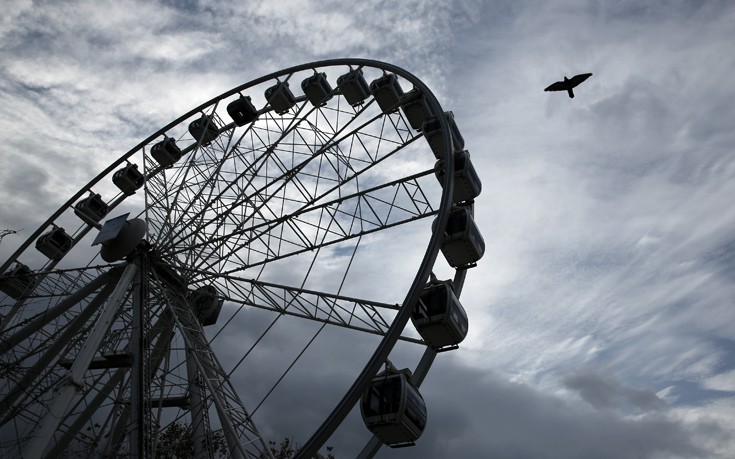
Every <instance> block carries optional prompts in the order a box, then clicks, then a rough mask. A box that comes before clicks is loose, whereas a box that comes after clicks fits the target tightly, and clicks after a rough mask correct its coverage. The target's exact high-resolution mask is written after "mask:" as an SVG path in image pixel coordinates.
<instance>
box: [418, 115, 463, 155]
mask: <svg viewBox="0 0 735 459" xmlns="http://www.w3.org/2000/svg"><path fill="white" fill-rule="evenodd" d="M444 116H445V118H446V119H447V124H448V125H449V132H451V134H452V147H453V149H454V150H453V151H458V150H462V149H463V148H464V137H462V134H461V133H460V132H459V128H458V127H457V123H455V122H454V113H452V112H444ZM421 131H423V133H424V138H426V141H427V142H428V143H429V146H430V147H431V151H432V152H434V157H436V159H442V158H444V136H443V135H442V130H441V124H439V119H437V118H436V117H434V118H430V119H429V120H427V121H426V122H425V123H424V124H423V125H422V126H421Z"/></svg>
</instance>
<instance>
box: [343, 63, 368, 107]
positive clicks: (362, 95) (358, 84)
mask: <svg viewBox="0 0 735 459" xmlns="http://www.w3.org/2000/svg"><path fill="white" fill-rule="evenodd" d="M337 86H338V87H339V89H340V91H342V95H343V96H344V98H345V100H347V103H348V104H350V105H352V106H353V107H354V106H355V105H360V104H361V103H363V102H364V101H365V99H367V98H368V97H369V96H370V87H369V86H368V84H367V81H365V76H363V74H362V69H355V70H352V71H350V72H347V73H345V74H344V75H342V76H340V77H339V78H337Z"/></svg>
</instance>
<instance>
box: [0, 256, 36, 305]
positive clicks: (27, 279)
mask: <svg viewBox="0 0 735 459" xmlns="http://www.w3.org/2000/svg"><path fill="white" fill-rule="evenodd" d="M35 285H36V276H35V275H34V274H33V272H32V271H31V269H30V268H29V267H28V266H26V265H24V264H23V263H19V262H17V261H16V262H15V266H13V267H12V268H11V269H9V270H7V271H5V272H4V273H2V274H1V275H0V291H2V292H3V293H5V294H6V295H8V296H9V297H11V298H13V299H15V300H19V299H21V298H22V297H23V295H25V294H26V293H28V292H30V291H31V290H32V289H33V287H34V286H35Z"/></svg>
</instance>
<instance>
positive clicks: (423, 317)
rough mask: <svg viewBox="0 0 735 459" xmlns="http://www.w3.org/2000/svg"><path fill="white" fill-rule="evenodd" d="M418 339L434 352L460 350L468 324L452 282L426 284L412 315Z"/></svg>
mask: <svg viewBox="0 0 735 459" xmlns="http://www.w3.org/2000/svg"><path fill="white" fill-rule="evenodd" d="M411 321H412V322H413V325H414V327H416V330H417V331H418V332H419V335H421V338H423V340H424V341H425V342H426V344H428V345H429V346H430V347H431V348H432V349H434V350H435V351H437V352H442V351H448V350H451V349H456V348H457V347H459V343H461V342H462V340H464V339H465V337H466V336H467V331H468V328H469V321H468V320H467V313H466V312H465V310H464V308H463V307H462V304H461V303H460V302H459V299H458V298H457V296H456V295H455V294H454V285H453V283H452V281H451V280H445V281H432V282H429V283H428V284H427V285H426V287H424V291H423V292H422V293H421V297H420V298H419V302H418V303H417V304H416V307H415V308H414V310H413V313H412V314H411Z"/></svg>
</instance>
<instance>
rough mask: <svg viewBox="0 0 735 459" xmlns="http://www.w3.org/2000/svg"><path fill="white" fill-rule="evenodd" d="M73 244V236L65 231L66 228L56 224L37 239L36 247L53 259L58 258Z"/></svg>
mask: <svg viewBox="0 0 735 459" xmlns="http://www.w3.org/2000/svg"><path fill="white" fill-rule="evenodd" d="M73 244H74V241H73V240H72V237H71V236H69V235H68V234H67V233H66V231H64V228H59V227H58V226H56V227H54V228H52V229H51V230H50V231H49V232H47V233H45V234H43V235H42V236H41V237H39V238H38V240H36V249H37V250H38V251H39V252H41V253H42V254H44V255H46V256H47V257H49V259H51V260H58V259H60V258H61V257H63V256H64V255H65V254H66V252H68V251H69V250H70V249H71V247H72V245H73Z"/></svg>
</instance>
